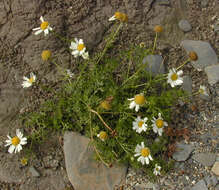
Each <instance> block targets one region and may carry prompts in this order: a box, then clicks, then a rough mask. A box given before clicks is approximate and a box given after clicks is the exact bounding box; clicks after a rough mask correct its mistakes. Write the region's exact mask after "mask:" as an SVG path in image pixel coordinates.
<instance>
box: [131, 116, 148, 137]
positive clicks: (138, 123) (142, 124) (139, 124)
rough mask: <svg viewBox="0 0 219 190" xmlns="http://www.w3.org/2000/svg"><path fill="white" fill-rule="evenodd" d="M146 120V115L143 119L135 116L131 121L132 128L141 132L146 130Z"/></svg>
mask: <svg viewBox="0 0 219 190" xmlns="http://www.w3.org/2000/svg"><path fill="white" fill-rule="evenodd" d="M147 120H148V118H147V117H145V118H144V119H141V117H139V116H138V117H137V118H136V119H135V121H134V122H133V123H132V124H133V127H132V129H133V130H136V132H137V133H141V132H142V131H146V130H147V127H148V125H147V123H146V121H147Z"/></svg>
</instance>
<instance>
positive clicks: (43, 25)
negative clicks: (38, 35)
mask: <svg viewBox="0 0 219 190" xmlns="http://www.w3.org/2000/svg"><path fill="white" fill-rule="evenodd" d="M48 26H49V23H48V22H46V21H44V22H42V23H41V25H40V28H41V29H42V30H46V29H47V27H48Z"/></svg>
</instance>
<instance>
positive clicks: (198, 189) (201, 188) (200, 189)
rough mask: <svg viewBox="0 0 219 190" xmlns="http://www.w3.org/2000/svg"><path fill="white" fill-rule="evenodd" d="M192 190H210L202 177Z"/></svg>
mask: <svg viewBox="0 0 219 190" xmlns="http://www.w3.org/2000/svg"><path fill="white" fill-rule="evenodd" d="M192 190H208V188H207V186H206V184H205V181H204V180H203V179H202V180H200V181H199V182H198V183H196V184H195V185H194V186H193V187H192Z"/></svg>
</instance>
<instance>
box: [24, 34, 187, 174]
mask: <svg viewBox="0 0 219 190" xmlns="http://www.w3.org/2000/svg"><path fill="white" fill-rule="evenodd" d="M114 38H115V35H114V36H111V38H110V40H109V41H110V43H107V45H106V49H104V50H103V52H104V53H103V54H98V55H97V56H96V57H94V58H92V59H89V60H87V61H85V62H84V63H82V64H80V65H79V71H80V73H79V74H78V76H77V77H76V78H75V79H73V80H69V79H68V80H66V82H65V83H64V84H65V85H64V86H63V87H62V89H61V90H60V91H59V92H57V94H56V96H55V97H54V98H53V99H52V100H48V101H47V102H46V103H45V104H44V105H43V106H42V107H41V108H40V110H39V111H38V112H37V113H33V114H32V115H29V119H27V120H26V121H25V123H26V125H28V126H30V127H34V129H35V132H34V133H33V134H32V136H31V137H30V138H31V139H32V140H35V141H40V140H41V139H42V137H43V135H46V134H47V133H49V132H50V131H52V130H54V129H55V130H59V131H66V130H70V131H76V132H79V133H81V134H82V135H85V136H87V137H89V138H90V139H91V144H92V145H93V146H94V149H95V151H96V159H98V160H100V161H101V162H103V163H104V164H106V165H107V166H110V165H111V164H113V163H125V164H130V165H131V166H132V167H134V168H142V169H143V170H145V171H147V174H148V175H150V176H154V175H153V169H154V167H155V164H158V165H160V166H161V167H162V171H163V172H164V173H165V172H166V171H167V170H168V168H169V167H170V165H171V162H169V161H168V160H167V158H166V156H165V153H166V151H167V148H166V147H167V145H168V142H169V140H168V137H167V136H166V135H165V133H163V134H162V136H159V135H158V134H156V133H154V132H153V127H152V120H153V118H154V117H155V118H158V114H159V113H161V115H162V118H163V119H164V121H166V122H167V123H168V122H170V114H171V112H170V111H171V109H170V108H171V107H172V106H173V105H174V104H175V103H176V101H177V100H178V98H179V97H180V96H182V95H183V92H182V91H181V90H179V89H177V88H170V87H169V86H168V85H167V82H166V78H167V75H156V76H155V77H153V76H152V75H151V74H150V73H148V72H147V71H146V67H147V64H142V62H143V58H144V57H146V56H147V55H149V54H151V51H150V50H148V49H145V48H142V47H139V46H137V47H132V48H130V49H129V50H122V51H120V52H117V54H116V55H115V56H113V57H112V55H110V54H107V51H106V50H108V49H109V48H112V42H113V40H114ZM139 94H142V95H143V96H144V98H145V103H144V104H143V105H141V106H140V109H139V111H138V112H136V111H135V109H130V108H129V105H130V103H131V101H130V100H128V99H130V98H134V97H135V96H136V95H139ZM137 116H140V117H141V118H145V117H147V118H148V120H147V122H146V123H147V125H148V128H147V130H146V132H144V131H142V132H141V133H137V132H136V131H135V130H133V122H134V121H135V119H136V118H137ZM100 132H105V134H104V135H103V137H102V139H101V138H100V136H99V135H100ZM102 134H103V133H102ZM141 142H144V144H145V146H146V147H148V148H149V149H150V154H151V156H152V158H153V161H150V164H148V165H142V163H141V162H139V161H137V157H135V156H134V155H135V148H136V146H137V144H139V145H140V144H141Z"/></svg>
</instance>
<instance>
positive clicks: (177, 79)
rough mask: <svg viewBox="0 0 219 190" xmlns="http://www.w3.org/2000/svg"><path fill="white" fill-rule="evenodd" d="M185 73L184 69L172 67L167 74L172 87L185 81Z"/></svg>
mask: <svg viewBox="0 0 219 190" xmlns="http://www.w3.org/2000/svg"><path fill="white" fill-rule="evenodd" d="M182 74H183V71H182V70H180V71H177V72H176V70H175V69H174V68H173V69H170V71H169V73H168V76H167V79H168V80H167V83H170V85H171V87H175V86H177V85H181V84H182V83H183V78H182V77H181V75H182Z"/></svg>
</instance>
